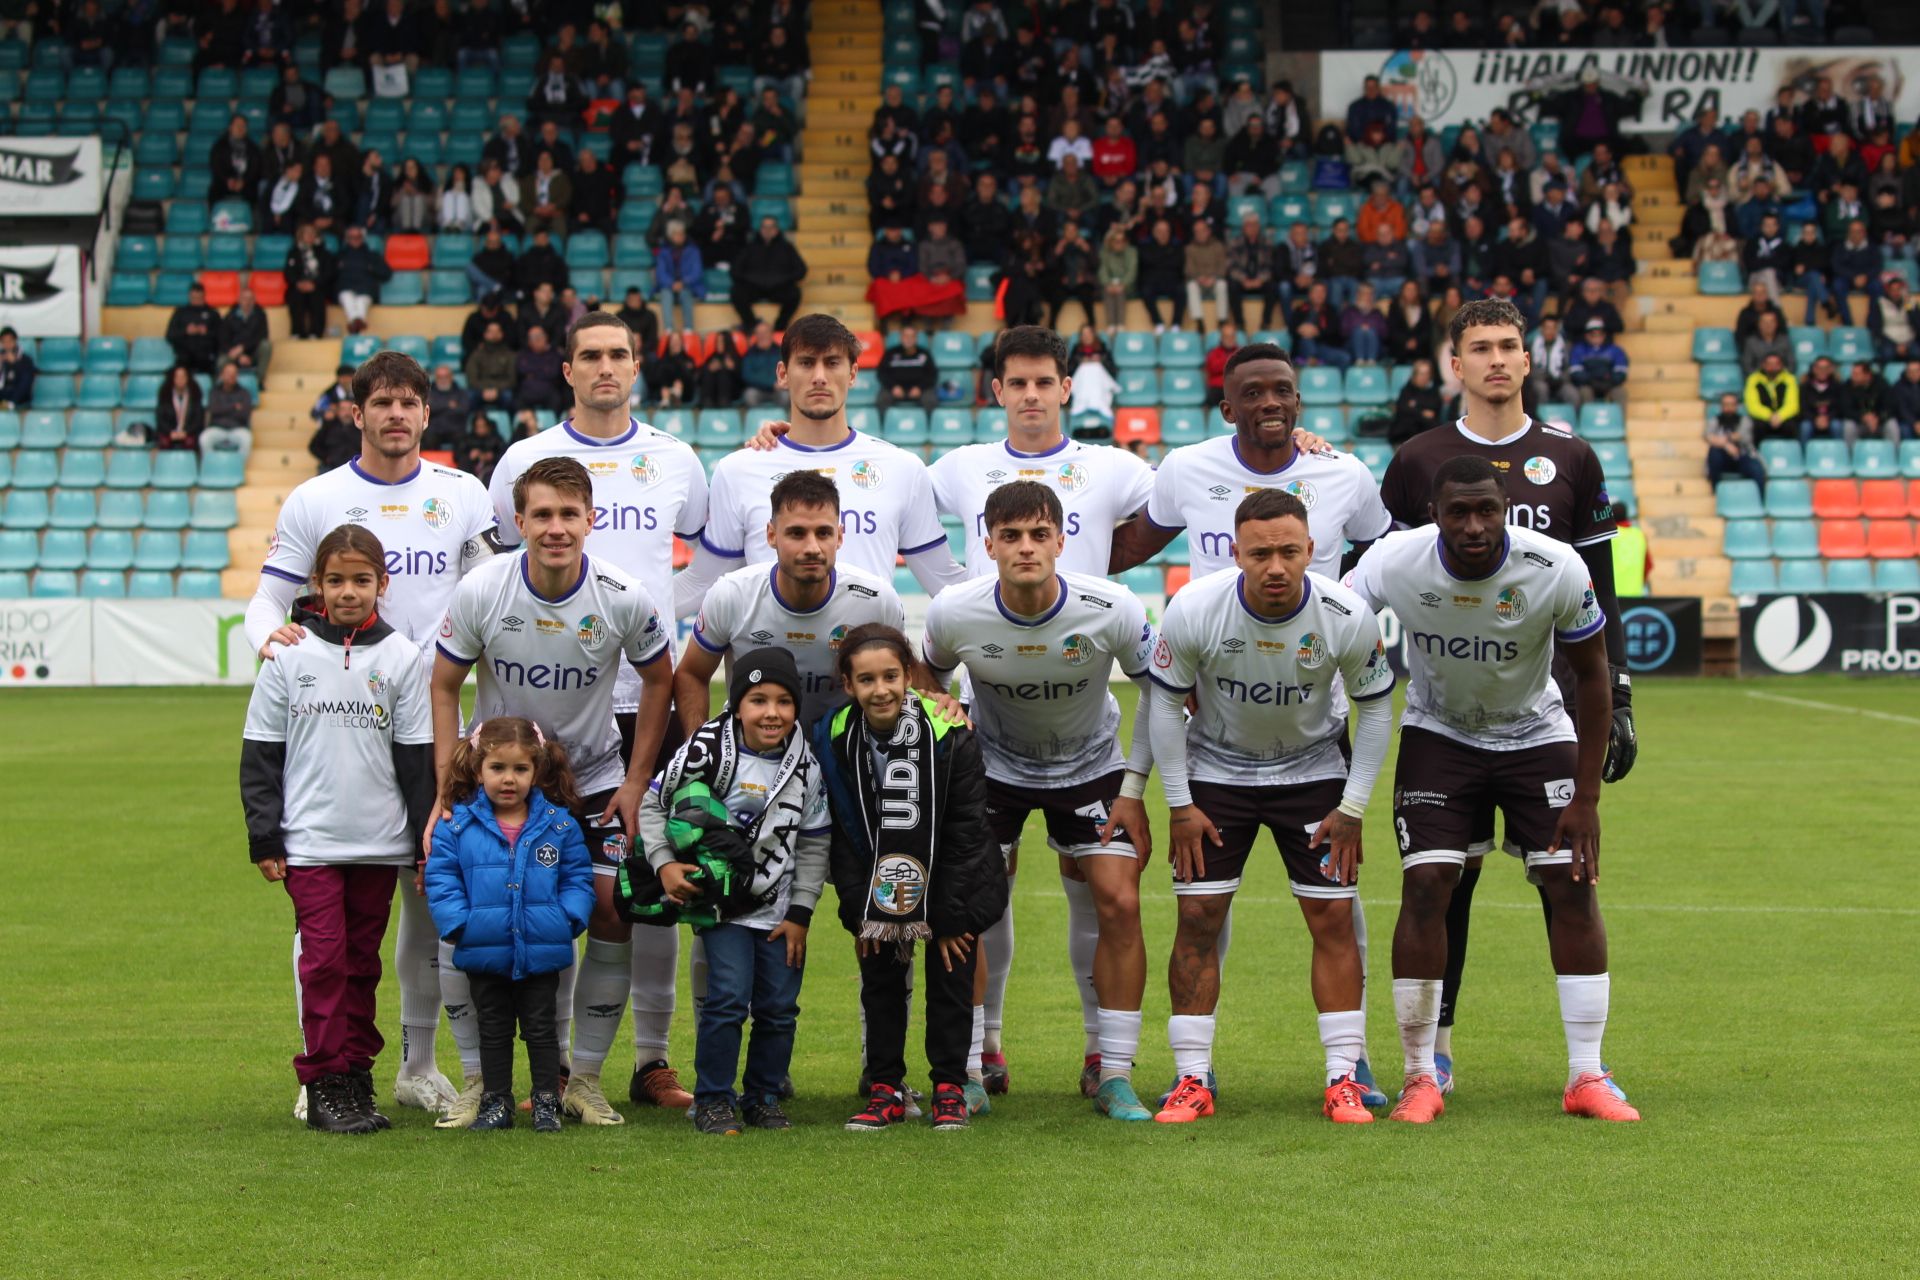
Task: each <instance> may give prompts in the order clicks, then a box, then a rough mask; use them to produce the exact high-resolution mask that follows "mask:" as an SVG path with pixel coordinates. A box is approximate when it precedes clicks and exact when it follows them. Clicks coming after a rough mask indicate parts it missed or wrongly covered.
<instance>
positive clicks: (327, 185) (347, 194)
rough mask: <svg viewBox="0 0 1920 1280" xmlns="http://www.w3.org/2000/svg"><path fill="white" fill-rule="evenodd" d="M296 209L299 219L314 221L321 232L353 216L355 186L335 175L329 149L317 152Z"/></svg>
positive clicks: (304, 181)
mask: <svg viewBox="0 0 1920 1280" xmlns="http://www.w3.org/2000/svg"><path fill="white" fill-rule="evenodd" d="M293 208H294V215H295V217H296V218H297V219H298V220H299V221H302V222H308V223H311V224H313V226H314V228H315V229H316V230H318V231H331V230H333V229H335V228H336V227H339V226H341V225H344V224H345V223H346V222H347V221H349V220H350V219H351V217H352V215H353V192H352V189H351V188H350V187H349V185H348V184H346V183H345V182H343V181H342V180H341V179H339V178H337V177H335V176H334V169H333V157H332V156H331V155H330V154H328V153H327V152H325V151H316V152H315V153H314V157H313V164H312V166H311V168H309V169H308V170H307V174H306V177H305V178H304V179H303V180H302V181H301V184H300V193H299V196H298V197H297V198H296V200H295V202H294V206H293Z"/></svg>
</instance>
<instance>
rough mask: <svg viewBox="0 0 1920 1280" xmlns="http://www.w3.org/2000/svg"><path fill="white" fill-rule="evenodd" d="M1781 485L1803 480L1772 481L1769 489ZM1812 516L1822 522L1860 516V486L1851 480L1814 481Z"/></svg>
mask: <svg viewBox="0 0 1920 1280" xmlns="http://www.w3.org/2000/svg"><path fill="white" fill-rule="evenodd" d="M1782 483H1787V484H1801V485H1804V484H1805V483H1806V481H1804V480H1789V481H1780V480H1774V481H1772V482H1771V484H1770V487H1773V488H1777V487H1778V486H1779V485H1781V484H1782ZM1810 505H1811V506H1812V508H1813V514H1814V515H1816V516H1819V517H1820V518H1821V519H1822V520H1851V519H1855V518H1857V517H1858V516H1859V515H1860V486H1859V485H1858V484H1857V483H1855V482H1854V481H1852V480H1839V479H1830V480H1815V481H1814V482H1813V489H1812V501H1811V504H1810Z"/></svg>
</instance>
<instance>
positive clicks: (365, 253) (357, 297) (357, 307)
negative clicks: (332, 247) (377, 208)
mask: <svg viewBox="0 0 1920 1280" xmlns="http://www.w3.org/2000/svg"><path fill="white" fill-rule="evenodd" d="M392 278H393V268H392V267H389V266H388V265H387V260H386V258H384V257H383V256H381V254H380V253H379V252H377V251H376V250H375V249H373V248H372V247H371V246H370V245H368V244H367V233H366V232H365V231H363V230H361V229H360V227H359V226H358V224H356V225H354V226H350V227H348V228H347V232H346V240H345V243H343V244H342V245H341V246H340V258H339V262H338V263H337V265H336V266H335V268H334V276H333V283H334V297H335V299H336V300H337V301H338V302H339V303H340V310H341V311H343V312H345V313H346V321H347V332H348V333H361V332H364V331H365V329H366V327H367V312H368V310H369V309H370V308H371V307H372V306H373V304H374V303H376V302H378V301H380V286H381V285H382V284H383V283H385V282H386V281H388V280H391V279H392Z"/></svg>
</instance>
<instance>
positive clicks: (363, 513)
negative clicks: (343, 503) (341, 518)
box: [347, 507, 367, 520]
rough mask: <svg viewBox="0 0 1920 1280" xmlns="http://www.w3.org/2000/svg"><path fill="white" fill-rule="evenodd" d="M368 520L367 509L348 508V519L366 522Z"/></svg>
mask: <svg viewBox="0 0 1920 1280" xmlns="http://www.w3.org/2000/svg"><path fill="white" fill-rule="evenodd" d="M366 518H367V509H366V508H365V507H348V508H347V519H349V520H364V519H366Z"/></svg>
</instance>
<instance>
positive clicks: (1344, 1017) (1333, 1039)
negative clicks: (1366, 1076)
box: [1320, 1009, 1367, 1084]
mask: <svg viewBox="0 0 1920 1280" xmlns="http://www.w3.org/2000/svg"><path fill="white" fill-rule="evenodd" d="M1366 1030H1367V1015H1366V1012H1365V1010H1362V1009H1353V1010H1349V1011H1347V1012H1344V1013H1323V1014H1321V1015H1320V1044H1321V1046H1322V1047H1323V1048H1325V1049H1326V1051H1327V1083H1328V1084H1332V1083H1333V1082H1334V1081H1336V1080H1344V1079H1346V1078H1347V1077H1348V1076H1350V1075H1352V1074H1353V1064H1354V1063H1355V1062H1357V1061H1359V1059H1360V1054H1361V1052H1362V1051H1363V1050H1364V1049H1365V1048H1366V1044H1367V1037H1366Z"/></svg>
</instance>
